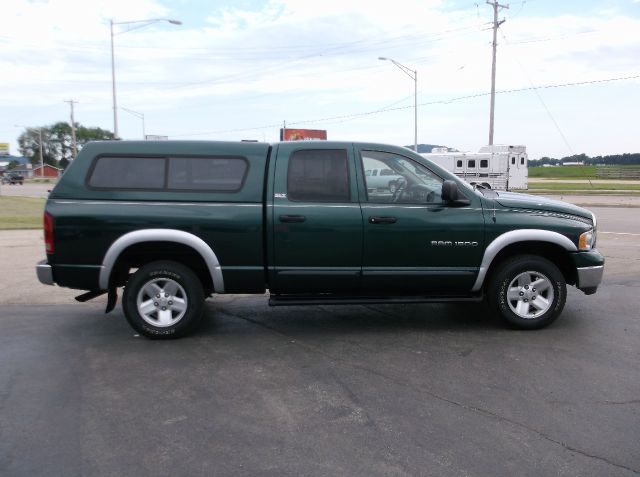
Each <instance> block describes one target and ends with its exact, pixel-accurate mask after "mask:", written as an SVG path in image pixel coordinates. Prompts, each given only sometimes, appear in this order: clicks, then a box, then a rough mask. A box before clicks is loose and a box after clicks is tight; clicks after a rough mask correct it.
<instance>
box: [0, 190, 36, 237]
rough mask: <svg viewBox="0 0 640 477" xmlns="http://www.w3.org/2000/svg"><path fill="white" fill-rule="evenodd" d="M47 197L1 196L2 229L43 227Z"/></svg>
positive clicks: (0, 215) (0, 221) (0, 223)
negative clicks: (43, 214)
mask: <svg viewBox="0 0 640 477" xmlns="http://www.w3.org/2000/svg"><path fill="white" fill-rule="evenodd" d="M44 202H45V199H34V198H31V197H7V196H0V230H15V229H41V228H42V213H43V211H44Z"/></svg>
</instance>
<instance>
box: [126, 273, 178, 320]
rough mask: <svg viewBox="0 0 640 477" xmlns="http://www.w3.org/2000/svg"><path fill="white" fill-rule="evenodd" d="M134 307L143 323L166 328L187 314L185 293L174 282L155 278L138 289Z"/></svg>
mask: <svg viewBox="0 0 640 477" xmlns="http://www.w3.org/2000/svg"><path fill="white" fill-rule="evenodd" d="M136 305H137V307H138V313H139V314H140V317H141V318H142V319H143V320H144V321H146V322H147V323H149V324H150V325H152V326H156V327H158V328H166V327H168V326H172V325H175V324H176V323H177V322H179V321H180V320H181V319H182V317H183V316H184V314H185V313H186V312H187V305H188V300H187V293H186V292H185V290H184V288H182V286H181V285H180V284H179V283H178V282H176V281H175V280H171V279H170V278H156V279H154V280H151V281H148V282H147V283H146V284H145V285H144V286H143V287H142V288H141V289H140V291H139V292H138V297H137V299H136Z"/></svg>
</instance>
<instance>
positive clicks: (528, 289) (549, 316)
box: [487, 255, 567, 330]
mask: <svg viewBox="0 0 640 477" xmlns="http://www.w3.org/2000/svg"><path fill="white" fill-rule="evenodd" d="M527 282H528V283H529V284H528V285H527ZM536 284H538V286H537V288H536ZM510 289H511V291H510ZM487 292H488V299H489V304H490V306H491V308H492V309H493V310H495V311H497V312H498V314H499V316H500V317H501V318H502V320H503V321H504V322H505V323H506V324H507V325H509V326H510V327H512V328H517V329H521V330H535V329H539V328H544V327H545V326H548V325H550V324H551V323H553V321H555V320H556V318H558V316H559V315H560V313H561V312H562V309H563V308H564V304H565V301H566V297H567V284H566V281H565V279H564V276H563V275H562V272H560V270H559V269H558V267H556V266H555V265H554V264H553V263H551V262H550V261H549V260H547V259H546V258H543V257H539V256H537V255H518V256H515V257H512V258H509V259H507V260H506V261H504V262H502V263H501V264H499V265H498V267H497V268H496V269H495V270H494V272H493V273H492V276H491V277H490V280H489V285H488V287H487Z"/></svg>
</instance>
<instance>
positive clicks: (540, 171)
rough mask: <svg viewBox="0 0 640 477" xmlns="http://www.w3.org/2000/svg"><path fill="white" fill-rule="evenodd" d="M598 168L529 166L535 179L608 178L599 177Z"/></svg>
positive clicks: (633, 167)
mask: <svg viewBox="0 0 640 477" xmlns="http://www.w3.org/2000/svg"><path fill="white" fill-rule="evenodd" d="M612 168H623V169H640V166H617V165H616V166H612ZM596 170H597V169H596V166H558V167H529V177H531V178H533V179H535V178H540V179H607V178H606V177H597V175H596ZM610 180H615V179H613V178H612V179H610Z"/></svg>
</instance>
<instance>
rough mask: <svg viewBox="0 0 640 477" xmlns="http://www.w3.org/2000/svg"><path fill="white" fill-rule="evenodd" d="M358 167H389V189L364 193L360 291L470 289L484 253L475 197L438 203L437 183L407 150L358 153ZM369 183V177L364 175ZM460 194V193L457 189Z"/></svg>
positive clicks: (479, 210)
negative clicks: (391, 181) (461, 203)
mask: <svg viewBox="0 0 640 477" xmlns="http://www.w3.org/2000/svg"><path fill="white" fill-rule="evenodd" d="M357 154H359V156H360V160H361V163H362V170H367V169H374V168H377V169H391V170H393V171H394V172H395V174H397V176H399V177H398V179H397V181H396V182H397V184H398V185H397V186H396V188H395V190H393V191H392V190H390V189H388V188H387V189H380V188H372V187H369V185H367V186H366V188H364V190H363V192H362V195H361V206H362V212H363V225H364V250H363V269H362V274H363V288H364V290H365V291H368V292H376V293H393V294H411V295H430V294H432V295H442V294H445V295H446V294H463V293H467V292H469V290H470V289H471V287H472V285H473V282H474V280H475V277H476V275H477V272H478V269H479V265H480V261H481V258H482V251H483V250H484V246H483V245H484V218H483V213H482V208H481V203H480V199H479V198H478V197H476V196H475V194H472V193H470V192H469V191H466V195H467V196H468V197H467V198H468V199H470V205H468V206H453V205H449V204H445V203H443V201H442V199H441V197H440V196H441V192H442V183H443V179H442V178H441V177H440V176H438V175H437V174H435V173H434V172H433V171H432V170H430V169H429V168H428V167H426V165H425V164H428V162H427V161H424V163H423V162H422V161H420V160H418V159H417V158H416V157H412V154H411V153H407V154H406V155H403V154H400V153H397V152H389V151H383V150H374V149H366V148H363V149H360V150H359V151H358V152H357ZM362 177H363V179H364V181H365V183H367V181H368V179H369V177H367V176H365V175H364V174H362ZM461 193H463V192H462V191H461Z"/></svg>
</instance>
